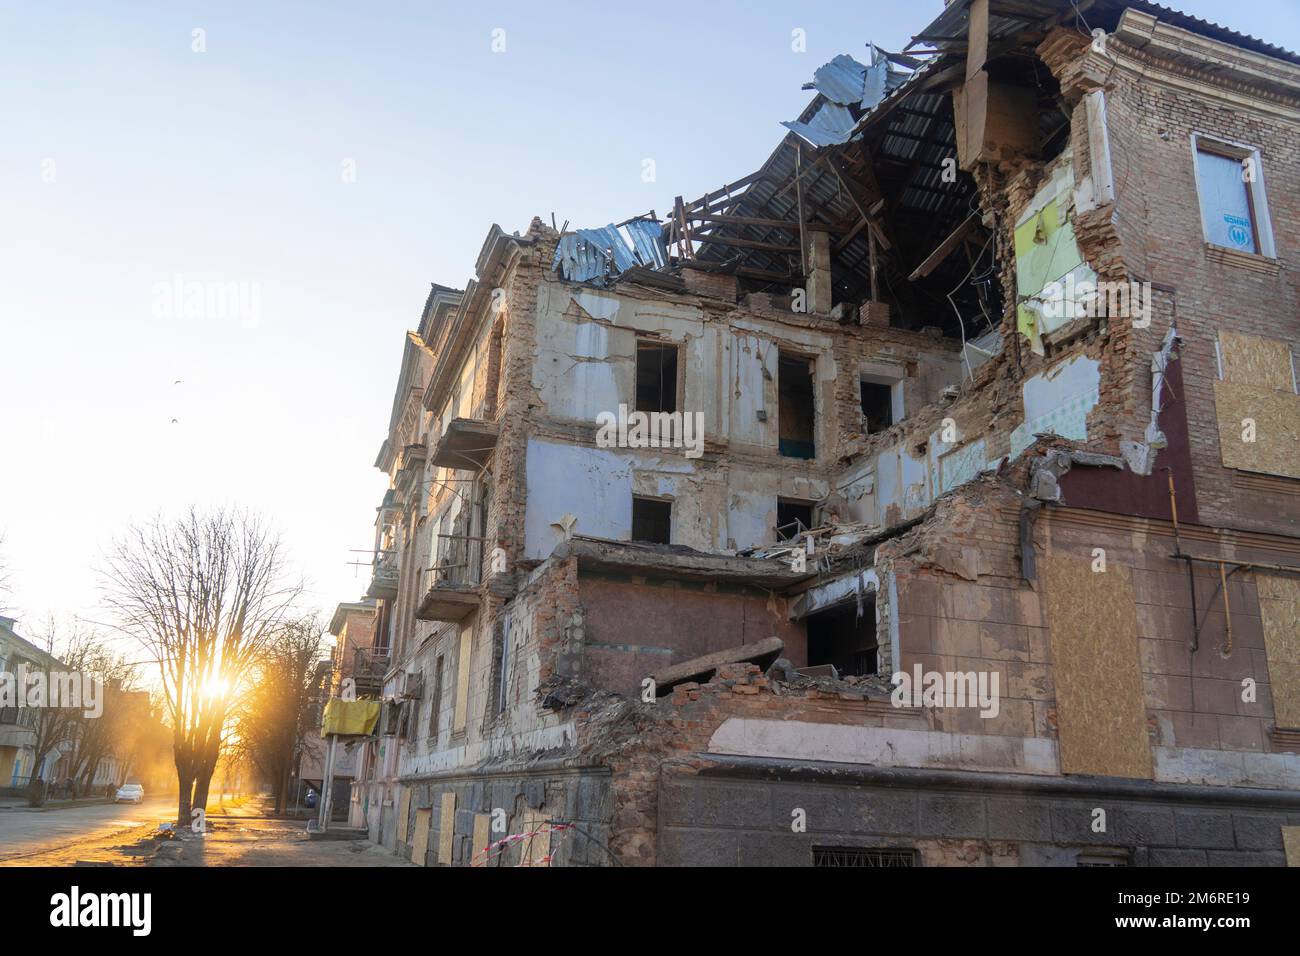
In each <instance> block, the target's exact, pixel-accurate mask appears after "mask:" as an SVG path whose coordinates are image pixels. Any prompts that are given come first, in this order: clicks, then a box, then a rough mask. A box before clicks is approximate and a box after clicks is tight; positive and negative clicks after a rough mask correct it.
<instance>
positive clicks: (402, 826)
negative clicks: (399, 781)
mask: <svg viewBox="0 0 1300 956" xmlns="http://www.w3.org/2000/svg"><path fill="white" fill-rule="evenodd" d="M410 813H411V788H410V787H402V797H401V799H400V800H398V801H397V842H398V843H405V842H406V828H407V824H408V822H409V821H408V820H407V817H408V816H409V815H410Z"/></svg>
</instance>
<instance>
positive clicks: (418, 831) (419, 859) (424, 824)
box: [411, 810, 432, 866]
mask: <svg viewBox="0 0 1300 956" xmlns="http://www.w3.org/2000/svg"><path fill="white" fill-rule="evenodd" d="M431 815H432V814H431V812H430V811H428V810H416V811H415V833H414V834H412V836H411V862H412V863H415V864H417V865H419V866H424V863H425V856H426V854H427V853H428V852H429V817H430V816H431Z"/></svg>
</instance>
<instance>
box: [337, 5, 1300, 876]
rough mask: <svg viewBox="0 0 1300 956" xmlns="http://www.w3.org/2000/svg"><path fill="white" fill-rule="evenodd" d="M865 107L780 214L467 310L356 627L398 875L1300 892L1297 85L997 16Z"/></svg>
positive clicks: (775, 168)
mask: <svg viewBox="0 0 1300 956" xmlns="http://www.w3.org/2000/svg"><path fill="white" fill-rule="evenodd" d="M864 39H865V38H864ZM862 59H863V60H865V61H866V62H859V60H858V59H856V58H854V57H851V56H840V57H837V58H835V59H834V60H832V61H830V62H829V63H827V64H825V65H824V66H822V67H821V68H820V69H818V70H817V71H816V73H815V74H814V76H813V80H812V83H811V84H810V88H811V90H812V91H813V94H812V95H813V98H812V100H811V102H810V104H809V105H808V107H807V109H806V110H805V111H804V112H803V113H802V114H801V115H800V116H799V117H797V118H795V119H793V120H790V121H788V122H787V123H786V124H785V126H786V127H787V134H786V135H785V137H784V139H782V140H781V141H780V143H779V145H778V146H777V148H776V149H775V151H774V152H773V153H772V154H771V156H770V157H768V159H767V160H766V162H764V163H763V164H762V165H761V167H760V168H759V169H758V170H757V171H756V172H753V173H751V174H749V175H745V176H742V177H739V178H738V179H736V180H735V181H733V182H731V183H729V184H726V185H723V186H721V187H720V188H718V189H717V190H714V191H711V192H709V193H707V194H706V195H704V196H701V197H699V198H698V199H696V200H695V201H693V202H692V201H687V200H685V199H684V198H682V197H679V198H678V199H677V200H676V201H675V203H674V205H673V208H672V210H671V211H664V213H663V215H662V216H656V215H655V214H654V213H649V214H647V215H642V216H637V217H635V218H633V219H630V220H627V221H624V222H620V223H611V224H610V225H608V226H605V227H602V228H591V229H576V230H568V229H564V230H560V229H557V228H555V224H554V223H546V222H543V221H542V220H541V219H539V218H535V219H533V220H532V223H531V225H530V226H529V227H528V229H527V230H526V231H525V232H524V233H523V234H517V233H516V234H510V233H507V232H505V231H503V230H502V229H500V228H499V227H496V226H493V227H492V229H491V230H490V231H489V233H488V235H487V238H486V241H485V242H484V244H483V247H482V251H481V253H480V254H479V257H478V261H477V263H476V269H475V276H474V278H473V279H472V280H471V281H470V282H469V283H468V284H467V286H466V287H465V288H464V289H463V290H459V289H453V288H450V287H444V286H434V288H433V290H432V291H431V293H430V295H429V298H428V301H427V303H426V305H425V308H424V311H423V313H422V315H421V318H420V322H419V326H418V328H417V329H416V330H415V331H413V332H410V333H408V335H407V337H406V341H405V343H404V351H403V353H402V362H401V368H400V373H399V379H398V383H397V389H396V394H395V396H394V400H393V409H392V415H391V418H390V422H389V428H388V434H387V437H386V439H385V441H384V443H383V447H382V449H381V450H380V453H379V457H378V459H377V461H376V465H377V466H378V467H379V468H380V469H381V470H383V471H384V472H386V473H387V474H388V475H389V476H390V477H391V482H390V490H389V492H388V494H387V496H386V497H385V498H384V500H383V502H382V503H381V504H380V506H379V508H378V511H377V523H376V543H375V564H374V575H373V578H372V581H371V583H370V588H369V591H368V594H367V598H368V599H373V600H374V602H375V604H374V605H373V608H372V606H371V605H369V604H358V605H343V606H341V609H340V614H339V615H338V616H336V621H337V622H339V625H340V629H342V628H343V626H344V624H346V629H347V631H348V633H349V634H352V635H353V637H351V638H349V639H350V640H354V641H355V632H356V631H358V630H361V631H363V632H364V631H365V630H366V629H367V628H369V627H370V624H369V623H368V622H371V621H373V638H372V640H370V641H369V642H367V643H363V644H362V645H361V646H359V647H357V648H355V649H353V650H352V651H351V656H350V659H346V660H340V668H341V671H340V673H341V674H342V675H343V676H355V677H357V678H359V680H358V682H357V684H356V687H357V690H358V692H359V693H362V694H371V695H373V696H375V697H379V698H382V700H383V701H384V705H383V709H382V716H381V719H380V725H379V727H378V729H377V730H376V733H375V734H374V736H373V737H371V738H368V739H364V740H363V741H362V742H361V743H360V744H359V746H360V747H361V748H362V751H363V753H362V756H361V760H360V763H359V767H360V768H361V769H360V770H359V778H358V780H357V781H356V783H355V785H354V791H353V806H352V819H353V822H354V823H356V824H358V825H364V826H367V827H369V829H370V834H371V838H372V839H374V840H375V841H377V842H381V843H383V844H384V845H386V846H388V847H390V848H392V849H393V850H394V851H395V852H397V853H400V854H401V855H403V856H406V857H409V858H411V859H413V860H415V861H416V862H419V863H421V864H427V865H502V864H504V865H514V864H531V865H543V864H544V865H597V866H602V865H620V864H621V865H634V864H635V865H656V864H657V865H680V864H741V865H747V864H785V865H830V866H835V865H881V866H887V865H945V864H951V865H1013V866H1014V865H1064V866H1075V865H1079V866H1082V865H1163V864H1195V865H1247V864H1270V865H1280V864H1282V863H1283V862H1285V861H1286V860H1287V859H1288V858H1289V859H1290V860H1291V861H1292V862H1293V863H1300V756H1298V755H1297V752H1298V750H1300V452H1298V451H1297V449H1298V448H1300V444H1297V430H1298V429H1300V396H1298V395H1297V388H1296V374H1295V362H1294V358H1293V354H1292V352H1293V345H1294V343H1295V341H1296V339H1297V337H1298V335H1300V297H1298V295H1297V289H1296V273H1295V271H1294V270H1295V265H1294V264H1295V263H1296V262H1297V261H1300V240H1298V239H1297V235H1300V228H1298V227H1300V151H1298V150H1297V143H1300V56H1297V55H1296V54H1294V53H1290V52H1288V51H1285V50H1282V49H1278V48H1275V47H1273V46H1271V45H1269V44H1267V43H1265V42H1262V41H1259V40H1256V39H1254V38H1251V37H1246V36H1242V35H1239V34H1236V33H1233V32H1232V31H1230V30H1227V29H1224V28H1221V27H1219V26H1216V25H1213V24H1210V23H1206V22H1204V21H1200V20H1197V19H1194V18H1191V17H1188V16H1185V15H1183V14H1181V13H1178V12H1176V11H1174V10H1171V9H1168V8H1166V7H1163V6H1159V5H1156V4H1153V3H1148V2H1144V0H1136V2H1120V0H1095V2H1089V0H1079V2H1077V3H1071V2H1058V0H1050V2H1049V0H954V2H951V3H949V4H948V5H947V6H946V7H945V8H944V9H943V11H942V13H941V14H940V15H939V16H938V18H937V19H936V20H935V21H934V22H933V23H931V24H930V25H928V26H926V27H925V28H924V29H922V30H920V31H918V33H917V36H916V39H914V41H913V43H912V46H911V47H909V48H908V50H906V51H904V52H903V53H897V54H896V53H887V52H885V51H882V50H879V49H876V48H874V47H869V48H868V52H867V54H865V55H863V57H862ZM895 675H902V676H901V677H896V676H895ZM935 675H937V681H938V686H939V691H938V692H936V691H935V687H936V684H935V682H934V681H932V680H931V677H933V676H935ZM967 679H969V681H968V683H966V684H964V685H963V682H964V681H967ZM963 686H964V688H965V689H966V690H969V691H970V696H971V697H972V698H978V699H977V700H972V699H959V698H958V697H957V696H956V692H959V691H961V690H962V689H963ZM977 688H978V692H977Z"/></svg>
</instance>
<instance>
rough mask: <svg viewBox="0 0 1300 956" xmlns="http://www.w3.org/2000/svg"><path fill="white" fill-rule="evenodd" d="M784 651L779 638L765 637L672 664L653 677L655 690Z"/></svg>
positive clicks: (774, 655) (662, 689)
mask: <svg viewBox="0 0 1300 956" xmlns="http://www.w3.org/2000/svg"><path fill="white" fill-rule="evenodd" d="M784 649H785V642H784V641H782V640H781V638H779V637H765V638H763V640H761V641H755V642H754V643H752V644H741V645H739V646H737V647H728V648H726V649H725V650H721V651H714V652H713V653H712V654H704V655H701V656H700V657H692V658H691V659H690V660H688V661H682V662H681V663H680V664H674V665H673V666H672V667H668V668H665V669H664V670H662V671H660V672H659V673H657V674H655V675H653V676H654V682H655V688H656V690H658V691H660V692H662V691H664V690H666V689H668V688H670V687H672V686H673V685H674V684H681V683H683V682H685V681H688V680H690V679H691V678H694V677H702V676H704V675H705V674H712V673H713V672H714V671H716V670H717V669H718V668H719V667H721V666H722V665H723V664H742V663H745V662H747V661H748V662H752V661H757V660H760V659H762V658H766V657H771V658H773V659H775V658H776V656H777V655H779V654H780V653H781V651H782V650H784Z"/></svg>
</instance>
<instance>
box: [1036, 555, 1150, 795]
mask: <svg viewBox="0 0 1300 956" xmlns="http://www.w3.org/2000/svg"><path fill="white" fill-rule="evenodd" d="M1043 563H1044V565H1045V570H1044V574H1043V584H1044V588H1045V590H1046V592H1047V616H1048V624H1049V626H1050V628H1051V642H1052V662H1053V679H1054V680H1055V683H1056V717H1057V733H1058V736H1059V738H1060V749H1061V771H1062V772H1063V773H1090V774H1099V775H1102V776H1108V777H1137V778H1142V779H1150V777H1151V746H1150V743H1149V742H1148V739H1147V713H1146V705H1145V702H1144V700H1143V692H1142V672H1141V668H1140V664H1139V660H1138V640H1137V607H1136V605H1135V604H1134V600H1133V579H1132V576H1131V575H1130V573H1129V569H1128V568H1125V567H1119V566H1116V565H1114V564H1111V565H1109V566H1108V567H1107V570H1105V571H1093V569H1092V568H1093V562H1092V561H1090V560H1085V559H1081V558H1070V557H1063V556H1060V555H1055V556H1052V557H1049V558H1047V559H1046V560H1045V561H1044V562H1043Z"/></svg>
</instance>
